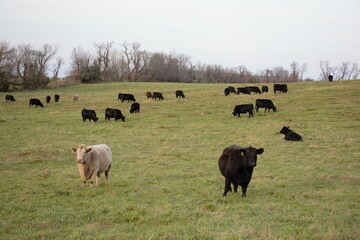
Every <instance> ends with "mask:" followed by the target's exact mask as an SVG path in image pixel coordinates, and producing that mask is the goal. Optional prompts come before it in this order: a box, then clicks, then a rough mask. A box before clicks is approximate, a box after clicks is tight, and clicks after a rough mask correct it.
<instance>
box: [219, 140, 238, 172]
mask: <svg viewBox="0 0 360 240" xmlns="http://www.w3.org/2000/svg"><path fill="white" fill-rule="evenodd" d="M240 149H241V147H240V146H237V145H232V146H230V147H227V148H225V149H224V151H223V152H222V154H221V156H220V158H219V169H220V172H221V174H222V175H223V176H224V177H232V176H235V175H236V173H237V171H238V170H239V169H240V168H241V163H242V161H241V156H240V154H239V150H240Z"/></svg>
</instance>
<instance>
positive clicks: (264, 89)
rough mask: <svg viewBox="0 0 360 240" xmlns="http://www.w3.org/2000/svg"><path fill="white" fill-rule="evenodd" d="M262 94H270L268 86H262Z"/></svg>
mask: <svg viewBox="0 0 360 240" xmlns="http://www.w3.org/2000/svg"><path fill="white" fill-rule="evenodd" d="M261 92H262V93H264V92H269V88H268V86H262V87H261Z"/></svg>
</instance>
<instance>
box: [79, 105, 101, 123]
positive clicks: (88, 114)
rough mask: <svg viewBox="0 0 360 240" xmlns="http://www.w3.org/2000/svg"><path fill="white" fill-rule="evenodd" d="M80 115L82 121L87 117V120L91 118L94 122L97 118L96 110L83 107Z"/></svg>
mask: <svg viewBox="0 0 360 240" xmlns="http://www.w3.org/2000/svg"><path fill="white" fill-rule="evenodd" d="M81 116H82V119H83V122H85V121H86V119H89V122H91V120H93V121H94V122H97V120H99V118H98V117H96V112H95V111H94V110H90V109H85V108H84V109H83V110H82V111H81Z"/></svg>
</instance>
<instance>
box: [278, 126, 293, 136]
mask: <svg viewBox="0 0 360 240" xmlns="http://www.w3.org/2000/svg"><path fill="white" fill-rule="evenodd" d="M289 132H291V130H290V128H289V127H285V126H284V127H283V128H282V129H281V130H280V133H282V134H285V135H286V134H288V133H289Z"/></svg>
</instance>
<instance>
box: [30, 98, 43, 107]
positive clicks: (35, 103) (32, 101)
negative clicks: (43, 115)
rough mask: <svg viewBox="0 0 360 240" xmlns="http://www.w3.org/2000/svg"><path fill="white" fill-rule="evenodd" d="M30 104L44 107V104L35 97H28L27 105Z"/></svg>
mask: <svg viewBox="0 0 360 240" xmlns="http://www.w3.org/2000/svg"><path fill="white" fill-rule="evenodd" d="M30 106H35V107H37V106H40V107H44V105H43V104H42V103H41V101H40V100H39V99H37V98H30V100H29V107H30Z"/></svg>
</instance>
